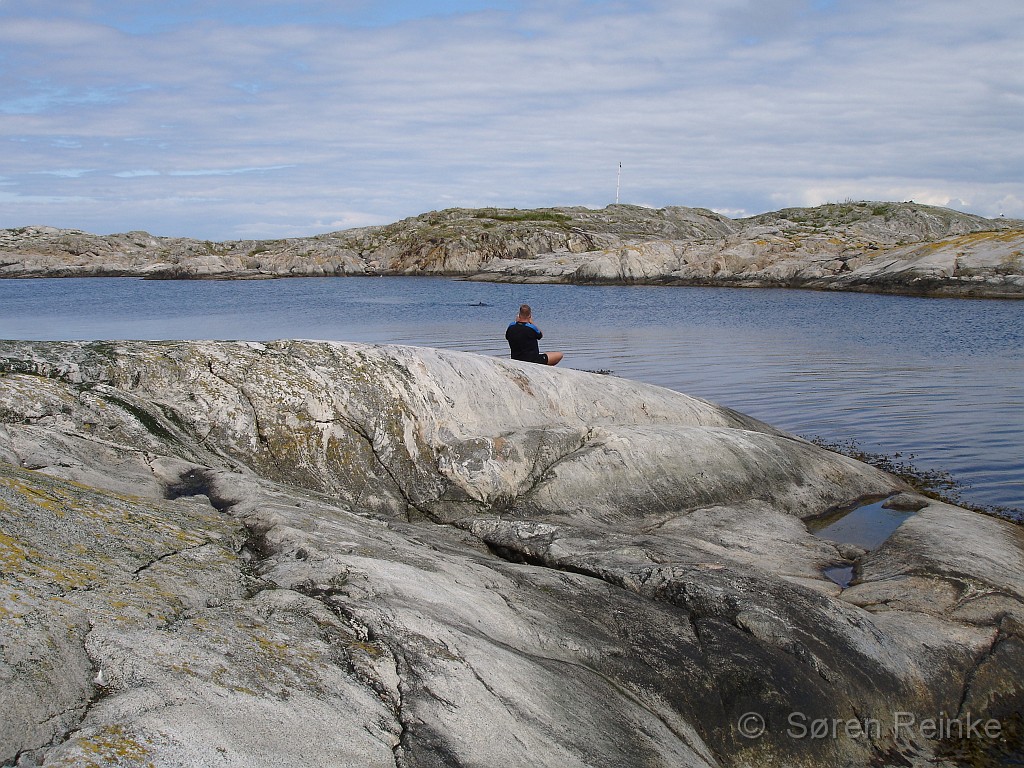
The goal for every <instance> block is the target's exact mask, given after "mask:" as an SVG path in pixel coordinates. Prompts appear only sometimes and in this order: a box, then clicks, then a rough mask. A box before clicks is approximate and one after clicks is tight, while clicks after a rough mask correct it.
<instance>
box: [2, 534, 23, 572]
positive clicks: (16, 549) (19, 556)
mask: <svg viewBox="0 0 1024 768" xmlns="http://www.w3.org/2000/svg"><path fill="white" fill-rule="evenodd" d="M27 556H28V553H27V552H26V551H25V548H24V547H22V546H21V545H20V544H18V542H17V541H15V540H14V538H13V537H11V536H8V535H7V534H6V533H4V532H3V531H0V570H2V571H14V570H19V569H21V568H22V567H24V565H25V560H26V558H27Z"/></svg>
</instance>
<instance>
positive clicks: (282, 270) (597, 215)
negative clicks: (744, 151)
mask: <svg viewBox="0 0 1024 768" xmlns="http://www.w3.org/2000/svg"><path fill="white" fill-rule="evenodd" d="M357 275H448V276H458V277H462V278H465V279H471V280H485V281H495V282H530V283H578V284H586V283H609V284H652V285H703V286H735V287H786V288H809V289H817V290H839V291H863V292H874V293H897V294H910V295H922V296H963V297H985V298H1022V297H1024V221H1021V220H1011V219H1004V218H1000V219H986V218H983V217H980V216H974V215H971V214H967V213H962V212H959V211H954V210H951V209H948V208H938V207H933V206H927V205H921V204H918V203H913V202H907V203H895V202H844V203H834V204H828V205H821V206H817V207H813V208H786V209H783V210H780V211H775V212H772V213H764V214H760V215H758V216H753V217H750V218H745V219H730V218H727V217H725V216H722V215H720V214H717V213H714V212H713V211H710V210H706V209H702V208H683V207H669V208H662V209H653V208H644V207H639V206H631V205H611V206H608V207H607V208H604V209H602V210H594V209H589V208H582V207H559V208H545V209H538V210H518V209H502V208H483V209H461V208H456V209H449V210H444V211H435V212H431V213H425V214H422V215H420V216H416V217H413V218H409V219H405V220H403V221H399V222H397V223H394V224H389V225H385V226H375V227H364V228H360V229H351V230H344V231H340V232H332V233H328V234H323V235H318V236H315V237H303V238H289V239H284V240H237V241H228V242H211V241H202V240H194V239H188V238H168V237H155V236H152V235H150V234H148V233H146V232H128V233H125V234H116V235H93V234H88V233H86V232H81V231H77V230H67V229H55V228H52V227H40V226H34V227H23V228H18V229H6V230H0V277H85V276H134V277H144V278H151V279H204V278H205V279H259V278H275V277H309V276H317V277H322V276H357Z"/></svg>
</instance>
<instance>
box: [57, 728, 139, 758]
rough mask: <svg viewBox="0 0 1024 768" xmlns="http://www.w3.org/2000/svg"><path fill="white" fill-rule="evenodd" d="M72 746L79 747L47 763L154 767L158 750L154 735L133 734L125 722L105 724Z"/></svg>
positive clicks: (74, 741)
mask: <svg viewBox="0 0 1024 768" xmlns="http://www.w3.org/2000/svg"><path fill="white" fill-rule="evenodd" d="M70 746H73V747H76V748H77V749H74V751H73V752H72V753H71V754H69V755H67V756H64V757H61V758H59V759H58V760H57V761H56V762H53V763H50V762H48V763H47V764H48V765H56V766H76V768H106V767H107V766H112V765H117V766H131V768H154V764H153V762H152V758H153V757H154V756H155V754H156V751H155V749H154V744H153V741H152V739H150V738H148V737H142V736H139V735H136V734H133V733H131V732H129V731H128V730H127V729H125V727H124V726H122V725H105V726H103V727H102V728H99V729H97V730H96V731H94V732H92V733H90V734H88V735H83V736H79V737H78V738H76V739H74V740H73V741H72V742H71V743H70Z"/></svg>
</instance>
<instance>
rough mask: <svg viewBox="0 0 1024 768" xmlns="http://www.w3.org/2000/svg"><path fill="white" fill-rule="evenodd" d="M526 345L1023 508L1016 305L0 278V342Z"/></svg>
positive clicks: (1023, 313) (1020, 345) (383, 284)
mask: <svg viewBox="0 0 1024 768" xmlns="http://www.w3.org/2000/svg"><path fill="white" fill-rule="evenodd" d="M521 303H529V304H531V305H532V306H533V307H534V318H535V320H536V323H537V324H538V325H539V326H540V327H541V329H542V330H543V331H544V339H543V341H542V342H541V350H542V351H543V350H545V349H553V350H559V351H562V352H564V353H565V355H566V357H565V361H564V362H563V364H562V365H563V367H572V368H580V369H586V370H611V372H612V373H613V374H614V375H616V376H622V377H625V378H631V379H637V380H640V381H645V382H649V383H653V384H659V385H662V386H666V387H670V388H672V389H675V390H678V391H682V392H686V393H688V394H691V395H696V396H698V397H702V398H705V399H707V400H711V401H714V402H717V403H720V404H722V405H727V406H730V407H732V408H735V409H737V410H740V411H743V412H745V413H748V414H750V415H752V416H755V417H757V418H759V419H762V420H763V421H767V422H769V423H771V424H774V425H775V426H777V427H780V428H782V429H785V430H788V431H789V432H792V433H795V434H798V435H801V436H803V437H820V438H823V439H824V440H826V441H829V442H833V443H846V442H848V441H853V442H855V443H856V444H857V445H858V446H859V447H860V448H862V449H864V450H866V451H870V452H874V453H881V454H888V455H894V454H899V460H900V461H910V462H912V463H913V464H914V465H915V466H916V467H918V468H920V469H924V470H943V471H948V472H949V473H950V474H951V475H952V477H953V479H955V480H956V481H958V482H959V483H961V484H962V485H963V487H962V489H961V496H962V498H963V499H964V500H965V501H966V502H968V503H972V504H978V505H984V506H1002V507H1011V508H1018V509H1020V508H1024V301H993V300H989V301H984V300H967V299H932V298H928V299H925V298H914V297H906V296H881V295H872V294H855V293H827V292H813V291H800V290H784V289H747V290H743V289H729V288H676V287H648V286H576V285H517V284H492V283H478V282H468V281H459V280H450V279H446V278H425V277H375V278H295V279H283V280H257V281H145V280H138V279H130V278H81V279H79V278H65V279H32V280H0V338H8V339H32V340H42V339H51V340H69V339H248V340H270V339H280V338H306V339H335V340H346V341H362V342H374V343H389V344H413V345H424V346H433V347H441V348H445V349H456V350H463V351H467V352H473V353H477V354H483V355H493V356H499V357H505V356H507V354H508V347H507V345H506V343H505V340H504V332H505V327H506V326H507V324H508V323H509V322H510V321H511V320H512V319H513V317H514V316H515V314H516V310H517V309H518V307H519V305H520V304H521Z"/></svg>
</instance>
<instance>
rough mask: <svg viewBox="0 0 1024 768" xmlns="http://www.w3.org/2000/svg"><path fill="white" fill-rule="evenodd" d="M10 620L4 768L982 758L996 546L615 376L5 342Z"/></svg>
mask: <svg viewBox="0 0 1024 768" xmlns="http://www.w3.org/2000/svg"><path fill="white" fill-rule="evenodd" d="M883 498H888V499H889V502H887V503H890V504H895V505H898V506H899V507H900V508H903V509H906V510H908V513H907V514H908V517H907V519H906V520H905V521H904V522H903V523H902V525H901V526H900V527H899V528H898V529H897V530H896V531H895V533H893V534H892V535H891V536H890V537H889V538H888V539H886V540H885V541H884V542H883V543H882V544H881V545H879V546H877V547H875V548H873V549H871V550H866V549H864V548H862V547H856V546H851V545H847V544H843V543H841V542H832V541H829V540H827V539H825V538H822V537H819V536H816V535H814V534H813V533H812V532H811V530H810V529H809V523H813V521H815V520H817V519H820V518H822V517H823V516H826V515H830V514H835V513H836V512H837V511H840V510H842V509H847V508H850V507H851V506H857V505H858V504H862V503H864V502H865V501H875V500H879V499H883ZM835 567H846V568H847V569H848V570H849V569H852V582H850V583H849V586H841V585H840V584H837V583H836V582H835V581H833V580H831V579H830V578H829V577H828V575H827V572H828V571H829V569H832V568H835ZM0 629H2V631H0V680H3V682H4V684H3V685H2V686H0V712H2V715H0V764H3V765H15V764H17V765H39V764H42V765H47V766H71V765H154V766H170V765H237V766H242V765H244V766H278V765H291V764H308V765H327V764H333V765H360V766H388V768H393V767H394V766H399V768H404V767H406V766H410V767H411V766H416V767H419V766H424V767H426V766H441V765H446V766H448V765H508V766H531V768H532V766H538V765H550V766H555V765H557V766H579V767H580V768H582V767H583V766H589V765H630V766H633V765H635V766H641V765H642V766H665V767H666V768H668V766H673V768H677V767H678V766H686V767H694V768H697V767H698V766H699V767H705V768H706V767H709V766H716V767H717V766H723V767H725V766H728V767H730V768H741V767H745V766H760V765H786V766H808V767H810V766H820V767H821V768H842V767H843V766H849V767H850V768H853V767H854V766H856V767H858V768H861V767H862V766H865V765H878V766H888V765H893V766H895V765H900V766H907V765H910V766H925V765H929V766H933V765H940V766H953V765H957V764H958V762H957V758H956V755H958V754H964V753H965V751H966V753H969V755H970V759H971V760H972V761H973V762H971V763H970V764H971V765H979V764H985V761H986V760H987V761H989V762H988V764H992V765H996V764H998V759H999V756H1000V755H1001V754H1004V753H1005V752H1006V751H1007V750H1018V752H1017V753H1015V754H1018V753H1019V750H1020V749H1021V746H1022V745H1021V743H1020V731H1019V730H1015V728H1019V719H1020V712H1021V711H1022V708H1024V529H1021V528H1020V527H1019V526H1016V525H1013V524H1012V523H1009V522H1007V521H1004V520H999V519H996V518H993V517H989V516H984V515H979V514H976V513H973V512H970V511H968V510H965V509H961V508H959V507H956V506H953V505H950V504H945V503H942V502H939V501H935V500H931V499H927V498H924V497H921V496H917V495H915V494H914V493H912V492H911V491H910V490H909V489H908V488H907V487H906V486H905V485H904V484H903V483H902V481H900V480H898V479H897V478H895V477H893V476H892V475H889V474H886V473H885V472H882V471H880V470H878V469H875V468H872V467H869V466H867V465H865V464H862V463H860V462H858V461H855V460H853V459H851V458H848V457H844V456H841V455H839V454H836V453H833V452H830V451H827V450H824V449H822V448H819V447H817V446H815V445H812V444H810V443H808V442H806V441H803V440H800V439H798V438H794V437H793V436H791V435H788V434H786V433H784V432H781V431H779V430H777V429H774V428H773V427H771V426H769V425H766V424H763V423H761V422H758V421H756V420H754V419H752V418H749V417H747V416H744V415H742V414H739V413H736V412H734V411H731V410H729V409H725V408H721V407H719V406H716V405H714V404H711V403H708V402H705V401H702V400H699V399H695V398H692V397H688V396H686V395H683V394H679V393H675V392H671V391H669V390H664V389H661V388H658V387H653V386H648V385H643V384H638V383H634V382H630V381H627V380H623V379H618V378H615V377H608V376H599V375H595V374H588V373H585V372H579V371H572V370H565V371H562V370H557V369H547V368H545V367H542V366H529V365H522V364H517V363H514V362H511V361H505V360H499V359H495V358H490V357H484V356H478V355H471V354H466V353H457V352H443V351H439V350H431V349H421V348H410V347H387V346H373V345H362V344H346V343H331V342H299V341H280V342H272V343H253V342H162V343H158V342H92V343H78V342H59V343H58V342H31V343H30V342H12V341H4V342H0ZM926 721H929V722H930V725H925V723H926ZM936 722H938V723H941V724H944V726H943V727H941V728H939V727H936ZM821 724H825V725H826V726H827V727H828V729H829V731H830V732H829V734H828V735H827V736H822V735H821V733H820V726H821ZM854 724H856V725H857V728H855V727H854ZM954 724H959V727H960V728H961V731H960V733H959V737H957V736H958V734H957V733H956V732H955V731H954V730H952V729H953V728H954V727H955V726H954ZM964 724H968V725H970V726H971V727H972V729H973V730H970V731H968V732H967V733H966V736H965V735H964V732H963V727H964ZM986 728H987V729H988V730H984V729H986ZM812 729H814V730H812ZM815 734H816V735H815ZM951 737H952V738H951ZM979 761H980V762H979Z"/></svg>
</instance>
